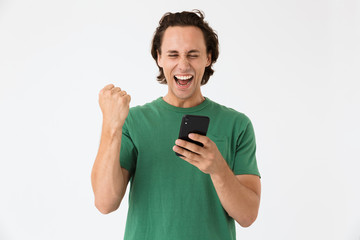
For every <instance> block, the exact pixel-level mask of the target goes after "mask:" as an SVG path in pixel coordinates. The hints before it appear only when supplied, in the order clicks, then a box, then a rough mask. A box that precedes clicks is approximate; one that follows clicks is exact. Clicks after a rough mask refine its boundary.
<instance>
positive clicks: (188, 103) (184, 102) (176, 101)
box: [163, 94, 205, 108]
mask: <svg viewBox="0 0 360 240" xmlns="http://www.w3.org/2000/svg"><path fill="white" fill-rule="evenodd" d="M163 100H164V101H165V102H167V103H168V104H170V105H173V106H175V107H181V108H190V107H195V106H197V105H200V104H201V103H202V102H203V101H205V98H204V97H203V95H202V94H200V95H198V96H196V97H194V98H191V99H181V98H177V97H174V98H172V97H171V96H170V95H169V94H167V95H166V96H165V97H163Z"/></svg>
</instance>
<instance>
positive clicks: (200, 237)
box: [120, 97, 260, 240]
mask: <svg viewBox="0 0 360 240" xmlns="http://www.w3.org/2000/svg"><path fill="white" fill-rule="evenodd" d="M185 114H192V115H204V116H208V117H209V118H210V124H209V128H208V133H207V136H208V137H209V138H210V139H211V140H212V141H213V142H215V143H216V146H217V147H218V149H219V151H220V152H221V154H222V156H223V157H224V159H225V160H226V161H227V163H228V165H229V167H230V168H231V169H232V171H233V172H234V174H235V175H237V174H254V175H258V176H260V174H259V171H258V167H257V163H256V157H255V151H256V144H255V135H254V130H253V126H252V124H251V122H250V120H249V118H248V117H247V116H246V115H244V114H243V113H239V112H237V111H235V110H233V109H231V108H227V107H225V106H222V105H219V104H217V103H215V102H213V101H211V100H210V99H209V98H205V100H204V101H203V102H202V103H201V104H200V105H198V106H195V107H191V108H179V107H175V106H172V105H170V104H168V103H166V102H165V101H164V100H163V99H162V98H161V97H159V98H158V99H156V100H154V101H152V102H151V103H147V104H145V105H143V106H136V107H132V108H130V111H129V115H128V117H127V118H126V121H125V124H124V127H123V135H122V139H121V151H120V164H121V166H122V167H123V168H125V169H127V170H128V171H129V172H130V174H131V178H130V192H129V210H128V216H127V221H126V228H125V236H124V239H125V240H147V239H151V240H162V239H164V240H170V239H171V240H178V239H179V240H180V239H181V240H209V239H211V240H217V239H218V240H227V239H236V237H235V222H234V219H233V218H231V217H230V216H229V215H228V214H227V212H226V211H225V210H224V208H223V207H222V205H221V202H220V200H219V197H218V195H217V193H216V191H215V188H214V185H213V183H212V181H211V178H210V175H209V174H205V173H203V172H201V171H200V170H199V169H198V168H196V167H195V166H193V165H191V164H190V163H188V162H186V161H185V160H183V159H181V158H179V157H178V156H176V155H175V152H174V151H173V150H172V147H173V146H174V145H175V140H176V139H177V138H178V136H179V129H180V123H181V119H182V116H183V115H185Z"/></svg>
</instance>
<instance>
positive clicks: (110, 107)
mask: <svg viewBox="0 0 360 240" xmlns="http://www.w3.org/2000/svg"><path fill="white" fill-rule="evenodd" d="M130 100H131V97H130V95H128V94H127V93H126V91H121V88H119V87H115V86H114V85H113V84H109V85H106V86H105V87H104V88H103V89H101V90H100V93H99V105H100V108H101V111H102V114H103V124H104V125H105V126H106V127H108V128H109V129H112V130H116V131H117V130H121V129H122V127H123V125H124V122H125V119H126V117H127V115H128V114H129V104H130Z"/></svg>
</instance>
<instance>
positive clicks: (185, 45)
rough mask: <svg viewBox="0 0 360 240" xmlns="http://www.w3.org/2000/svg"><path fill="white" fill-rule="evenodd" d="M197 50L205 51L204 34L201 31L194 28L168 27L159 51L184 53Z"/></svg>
mask: <svg viewBox="0 0 360 240" xmlns="http://www.w3.org/2000/svg"><path fill="white" fill-rule="evenodd" d="M190 49H197V50H199V51H205V50H206V44H205V39H204V34H203V33H202V31H201V29H200V28H198V27H194V26H185V27H184V26H175V27H168V28H167V29H166V30H165V32H164V36H163V39H162V43H161V50H162V51H167V50H176V51H186V50H190Z"/></svg>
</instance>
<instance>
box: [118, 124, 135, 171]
mask: <svg viewBox="0 0 360 240" xmlns="http://www.w3.org/2000/svg"><path fill="white" fill-rule="evenodd" d="M136 159H137V151H136V148H135V145H134V143H133V141H132V139H131V137H130V134H129V131H128V129H127V127H126V124H124V126H123V131H122V136H121V147H120V165H121V167H123V168H125V169H126V170H128V171H129V173H130V176H133V174H134V172H135V168H136Z"/></svg>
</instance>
